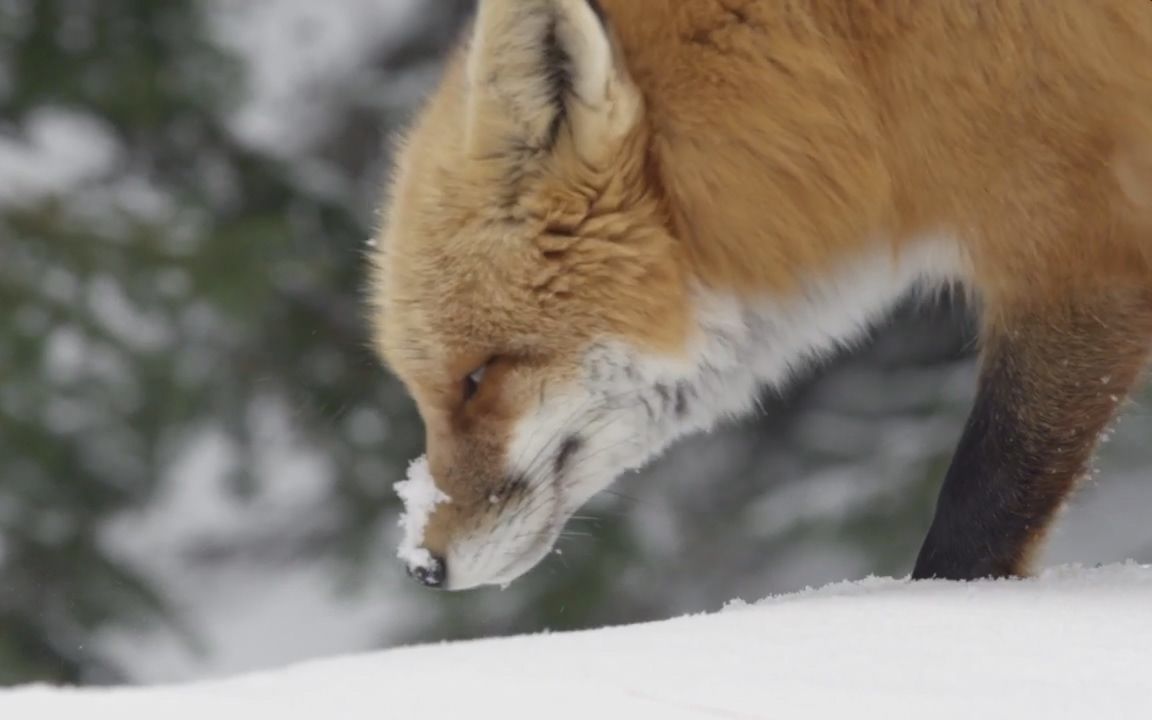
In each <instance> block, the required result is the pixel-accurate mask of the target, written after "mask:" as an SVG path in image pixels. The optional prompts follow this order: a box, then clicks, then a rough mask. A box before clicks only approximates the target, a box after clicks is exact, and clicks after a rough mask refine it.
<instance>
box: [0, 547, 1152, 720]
mask: <svg viewBox="0 0 1152 720" xmlns="http://www.w3.org/2000/svg"><path fill="white" fill-rule="evenodd" d="M1149 608H1152V566H1141V565H1136V564H1131V563H1130V564H1126V565H1114V566H1109V567H1103V568H1097V569H1082V568H1076V567H1063V568H1057V569H1054V570H1050V571H1048V572H1046V573H1044V574H1043V575H1042V576H1041V577H1040V578H1038V579H1034V580H1025V581H1001V582H979V583H971V584H958V583H943V582H929V583H916V584H910V583H907V582H905V581H902V580H892V579H869V580H865V581H861V582H856V583H840V584H836V585H830V586H828V587H825V588H823V589H820V590H810V591H805V592H801V593H797V594H793V595H783V596H778V597H774V598H770V599H768V600H765V601H763V602H760V603H757V604H755V605H745V604H743V603H740V602H735V603H732V604H730V605H729V606H728V607H727V608H726V609H725V610H724V611H723V612H719V613H715V614H710V615H697V616H691V617H684V618H679V619H676V620H668V621H664V622H659V623H650V624H646V625H637V626H632V627H621V628H614V629H606V630H598V631H588V632H580V633H570V634H552V635H537V636H531V637H520V638H507V639H501V640H485V641H478V642H471V643H458V644H444V645H439V646H426V647H414V648H405V649H397V650H392V651H388V652H384V653H379V654H375V655H364V656H359V657H352V658H346V659H339V660H329V661H323V662H316V663H312V664H306V665H300V666H296V667H292V668H288V669H286V670H282V671H278V672H269V673H264V674H259V675H252V676H248V677H243V678H238V679H234V680H227V681H218V682H211V683H203V684H198V685H189V686H183V687H180V686H170V687H162V688H150V689H125V690H80V691H76V690H58V689H51V688H46V687H33V688H24V689H17V690H10V691H6V692H0V717H6V718H37V719H38V720H56V719H57V718H61V719H63V718H69V719H71V718H77V717H80V718H85V720H103V719H104V718H108V719H109V720H112V719H115V720H137V719H138V718H139V719H140V720H144V719H145V718H147V720H152V718H155V717H163V718H166V720H184V719H185V718H189V719H192V718H194V719H195V720H201V719H202V718H205V717H213V718H220V719H221V720H225V719H227V718H240V717H244V718H249V717H275V718H277V720H296V719H297V718H299V719H301V720H304V719H307V720H312V719H313V718H315V717H317V716H323V717H325V718H326V719H327V720H345V719H347V720H353V719H357V718H374V719H375V718H380V717H386V718H389V719H390V720H391V719H393V718H394V719H397V720H404V719H406V718H420V719H421V720H435V719H436V718H458V717H470V718H487V717H500V718H502V719H504V720H508V719H512V718H541V717H546V718H550V719H553V718H560V719H562V718H587V717H596V716H602V717H603V716H606V715H604V713H605V712H606V711H607V712H610V713H611V715H607V717H630V718H659V719H661V720H675V719H677V718H730V719H732V718H735V719H743V718H774V719H776V718H794V717H801V718H840V717H845V716H851V717H853V718H857V719H860V720H864V719H867V718H885V720H887V719H889V718H903V717H915V718H921V717H930V718H934V719H938V718H961V717H964V718H970V717H982V718H1013V720H1018V719H1019V718H1022V717H1024V718H1032V717H1044V718H1065V717H1132V718H1135V717H1152V612H1150V611H1149ZM464 713H467V714H466V715H465V714H464ZM593 713H596V715H593Z"/></svg>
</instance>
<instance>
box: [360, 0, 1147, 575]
mask: <svg viewBox="0 0 1152 720" xmlns="http://www.w3.org/2000/svg"><path fill="white" fill-rule="evenodd" d="M393 165H394V168H393V173H392V177H391V181H390V183H389V184H388V189H387V191H386V195H385V198H384V200H383V203H382V205H381V217H382V218H383V219H382V220H381V223H380V228H379V231H378V234H377V242H376V243H375V249H374V250H372V251H371V252H370V258H369V274H370V281H369V290H368V298H367V307H368V311H367V312H368V318H369V322H370V325H371V335H372V344H373V346H374V349H375V351H376V352H377V353H378V355H379V357H380V358H381V360H382V364H383V365H385V366H386V367H387V368H388V370H389V371H390V372H391V373H393V374H394V375H395V376H396V377H398V378H399V380H400V381H401V382H402V383H403V385H404V387H405V388H406V390H407V392H409V393H410V395H411V397H412V398H413V400H414V402H415V404H416V406H417V408H418V410H419V414H420V417H421V418H422V421H423V424H424V428H425V433H426V445H427V452H426V459H427V473H428V474H429V475H430V477H431V482H432V483H434V486H435V488H434V489H435V491H436V493H437V500H438V501H437V502H434V503H431V504H429V506H428V507H427V508H426V513H427V516H426V517H423V518H421V521H422V526H421V530H422V533H421V536H420V537H419V538H418V540H419V551H420V552H419V553H416V554H410V555H409V558H408V561H407V564H408V571H409V573H410V574H412V575H413V576H414V577H415V578H416V579H417V580H419V581H420V582H421V583H423V584H424V585H427V586H429V587H433V588H439V589H444V590H464V589H468V588H475V587H478V586H483V585H492V584H506V583H508V582H511V581H512V580H514V579H516V578H517V577H519V576H521V575H522V574H524V573H525V572H527V571H528V570H529V569H531V568H532V567H534V566H535V565H536V564H537V563H539V561H540V560H541V559H542V558H543V557H545V556H546V555H547V554H548V553H549V551H550V549H551V548H552V546H553V544H554V543H555V541H556V540H557V538H558V536H559V534H560V533H561V529H562V527H563V526H564V524H565V522H566V521H567V520H568V519H569V518H570V517H571V516H572V514H573V513H574V512H575V511H576V510H577V509H578V508H579V507H580V506H581V505H583V504H584V503H585V502H587V501H588V500H589V499H590V498H591V497H592V496H594V495H595V494H597V493H598V492H600V491H601V490H603V489H605V488H606V487H608V486H609V485H611V484H612V483H613V482H614V481H615V479H616V478H618V477H619V476H620V475H622V474H623V473H625V472H626V471H629V470H633V469H637V468H639V467H641V466H643V465H644V464H646V463H648V462H649V461H651V460H652V459H653V458H655V457H657V456H658V455H660V454H661V453H662V452H663V451H664V450H665V449H666V448H667V447H668V446H669V445H671V444H672V443H673V442H675V441H676V440H678V439H680V438H682V437H684V436H686V435H688V434H691V433H700V432H707V431H708V430H710V429H712V428H713V427H715V425H716V424H717V423H719V422H721V421H725V420H729V419H735V418H740V417H742V416H744V415H747V414H749V413H750V412H751V411H752V410H753V409H754V408H755V407H756V400H757V395H758V393H760V392H763V391H764V389H765V388H781V387H784V386H785V385H786V384H787V383H788V381H789V380H790V379H791V378H794V377H795V376H796V375H797V374H798V373H800V372H802V371H806V370H808V369H810V368H812V367H814V365H815V364H816V363H817V362H818V361H819V360H821V359H822V358H824V357H826V356H828V355H829V354H830V353H833V352H836V351H838V350H839V349H841V348H843V347H845V346H848V345H851V344H852V343H855V342H858V341H859V340H861V339H862V338H864V337H865V336H866V335H867V334H868V332H869V331H870V330H872V329H873V328H874V327H875V326H876V325H877V323H878V322H879V321H881V320H882V319H883V318H884V317H886V315H887V314H888V313H889V312H890V311H891V310H892V309H893V308H894V306H895V305H896V304H897V303H899V302H901V301H904V300H906V299H907V298H912V300H913V302H915V301H917V300H918V299H919V300H920V301H929V300H930V299H932V298H933V297H934V296H935V295H936V294H937V293H940V292H956V293H961V294H962V296H963V297H964V298H965V299H966V301H967V303H966V304H967V305H968V306H969V307H971V308H972V311H973V313H974V314H975V317H974V319H975V321H976V326H977V330H978V335H979V342H978V345H979V352H980V357H979V371H978V379H977V387H976V394H975V400H974V402H973V405H972V407H971V411H970V414H969V416H968V419H967V421H966V424H965V426H964V429H963V431H962V433H961V435H960V437H959V440H958V443H957V445H956V450H955V453H954V456H953V458H952V460H951V464H950V466H949V467H948V469H947V471H946V472H945V474H944V477H943V481H942V486H941V489H940V492H939V496H938V499H937V502H936V507H935V511H934V515H933V517H932V521H931V525H930V528H929V530H928V532H927V536H926V538H925V539H924V542H923V545H922V547H921V549H920V552H919V554H918V556H917V557H916V558H915V562H914V564H912V570H911V578H912V579H913V580H920V579H931V578H937V579H945V580H973V579H979V578H1009V577H1018V576H1026V575H1028V574H1029V573H1030V572H1032V569H1033V565H1034V563H1035V557H1036V553H1037V548H1039V547H1041V546H1042V545H1043V541H1044V538H1045V535H1046V532H1047V530H1048V529H1049V527H1050V526H1051V524H1052V522H1053V519H1054V517H1055V516H1056V515H1057V513H1058V512H1059V511H1060V510H1061V508H1062V507H1063V505H1064V503H1065V501H1066V499H1067V498H1068V497H1069V495H1070V493H1071V492H1072V491H1073V490H1074V488H1075V487H1076V485H1077V481H1078V480H1079V479H1080V478H1081V477H1083V476H1084V475H1085V474H1086V473H1087V472H1089V471H1090V470H1091V464H1092V460H1093V456H1094V455H1095V454H1096V451H1097V446H1098V444H1099V442H1100V438H1101V434H1102V433H1103V432H1104V431H1105V430H1106V429H1107V428H1108V427H1109V426H1110V425H1111V423H1112V422H1113V421H1114V419H1115V418H1117V416H1118V414H1119V413H1120V411H1121V410H1122V408H1123V406H1124V404H1125V403H1126V402H1127V400H1128V399H1129V398H1130V395H1131V393H1132V392H1133V391H1134V390H1135V389H1137V388H1138V386H1139V384H1140V381H1141V379H1142V377H1143V373H1144V370H1145V368H1146V366H1147V364H1148V360H1149V356H1150V353H1152V2H1148V1H1147V0H1095V1H1094V2H1091V3H1087V2H1083V3H1082V2H1061V3H1052V2H1048V0H949V1H948V2H926V1H925V0H599V1H596V0H479V2H478V5H477V8H476V10H475V13H474V15H473V16H472V18H471V19H470V21H469V23H468V25H467V26H466V27H465V28H464V30H463V31H462V34H461V37H460V40H459V43H458V45H457V47H456V48H455V49H454V50H453V51H452V53H451V54H450V56H449V57H448V59H447V61H446V65H445V68H444V70H443V73H442V75H441V77H440V78H439V80H438V84H437V85H436V86H435V88H434V89H433V90H432V91H431V92H430V94H429V96H428V97H427V98H426V100H425V101H424V104H423V106H422V107H421V108H420V109H419V111H418V112H417V114H416V115H415V117H414V119H413V121H412V123H411V125H410V126H409V127H408V129H407V130H406V132H405V133H404V135H403V137H402V139H401V140H400V141H399V143H398V145H397V148H396V151H395V153H394V154H393ZM718 492H719V490H718Z"/></svg>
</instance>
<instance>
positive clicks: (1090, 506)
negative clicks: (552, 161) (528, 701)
mask: <svg viewBox="0 0 1152 720" xmlns="http://www.w3.org/2000/svg"><path fill="white" fill-rule="evenodd" d="M471 4H472V3H471V2H470V1H469V0H435V1H430V0H325V2H317V1H316V0H214V1H213V0H206V1H200V2H197V1H194V0H0V308H2V312H0V684H11V683H18V682H28V681H52V682H69V683H90V684H101V683H113V682H127V683H157V682H172V681H185V680H190V679H196V678H205V677H216V676H221V675H227V674H231V673H236V672H242V671H249V670H254V669H259V668H270V667H277V666H280V665H283V664H286V663H290V662H295V661H299V660H303V659H307V658H315V657H322V656H326V655H332V654H337V653H349V652H360V651H368V650H373V649H380V648H387V647H391V646H396V645H400V644H406V643H413V642H425V641H434V640H439V639H445V638H471V637H481V636H492V635H500V634H507V633H519V632H534V631H542V630H545V629H551V630H561V629H569V628H583V627H589V626H598V625H607V624H617V623H626V622H634V621H640V620H652V619H659V618H666V617H670V616H674V615H678V614H683V613H688V612H698V611H704V610H715V609H718V608H719V607H721V606H722V605H723V603H724V602H725V601H727V600H730V599H732V598H735V597H742V598H744V599H746V600H756V599H758V598H761V597H764V596H767V595H769V594H772V593H778V592H786V591H791V590H796V589H798V588H802V587H804V586H806V585H809V584H817V583H825V582H829V581H835V580H841V579H855V578H860V577H863V576H866V575H868V574H871V573H875V574H891V575H905V574H907V573H908V571H909V570H910V568H911V565H912V561H913V559H914V557H915V553H916V550H917V548H918V545H919V542H920V540H921V538H922V537H923V533H924V532H925V530H926V528H927V526H928V523H929V520H930V518H931V512H932V507H933V503H934V496H935V492H936V490H937V487H938V485H939V480H940V478H941V476H942V473H943V471H944V468H945V466H946V464H947V460H948V456H949V453H950V452H951V449H952V446H953V444H954V442H955V441H956V439H957V437H958V435H959V432H960V429H961V426H962V423H963V419H964V415H965V412H966V410H967V406H968V404H969V402H970V400H971V398H972V395H973V390H974V387H973V381H974V376H975V372H974V362H973V356H972V332H971V327H970V325H969V324H968V323H967V322H966V321H965V317H966V315H965V312H964V309H963V308H962V307H959V306H958V305H956V304H954V303H953V302H950V301H947V300H944V301H941V302H939V303H937V304H935V305H933V306H932V307H929V308H921V309H912V308H905V309H904V310H902V311H901V312H900V313H899V314H898V315H897V317H896V318H895V319H894V320H893V321H892V322H891V323H890V324H888V325H887V326H885V327H883V328H880V329H879V330H878V332H877V333H876V336H875V338H874V339H873V340H872V341H870V342H868V343H865V344H863V345H862V346H860V347H859V348H856V349H855V350H854V351H853V352H850V353H845V354H844V355H843V356H841V357H839V358H836V359H833V360H832V361H830V362H828V363H827V366H826V367H825V368H823V369H821V371H820V372H818V373H813V375H812V377H808V378H800V379H798V381H797V382H796V384H795V385H794V386H792V387H790V388H789V389H787V391H786V392H783V393H768V394H766V395H765V398H764V403H763V404H764V413H763V414H762V416H760V417H759V418H756V419H752V420H749V421H747V422H744V423H742V424H740V425H736V426H733V427H730V428H727V429H725V430H724V431H721V432H717V433H715V434H713V435H711V436H708V437H704V438H696V439H693V440H690V441H688V442H685V443H684V444H682V445H680V446H678V447H677V448H675V449H674V450H673V451H672V452H671V453H670V454H669V455H668V456H666V457H665V458H664V460H663V461H661V462H658V463H657V464H655V465H654V466H652V467H651V468H649V469H648V470H647V471H645V472H643V473H639V474H635V475H631V476H628V477H626V478H623V479H622V480H621V481H619V482H618V483H617V485H616V486H615V487H614V489H613V490H612V491H610V492H608V493H605V494H604V495H603V496H602V497H600V498H598V499H597V500H596V501H595V502H594V503H593V505H592V506H591V507H590V508H589V509H588V511H587V513H585V514H587V515H590V516H592V517H593V518H594V519H591V520H585V521H579V522H575V523H573V525H572V526H571V528H570V529H571V530H573V533H574V536H573V537H572V538H569V539H567V540H565V541H564V542H563V543H562V545H561V546H560V548H561V551H562V554H558V555H553V556H552V557H550V558H549V559H548V560H547V561H546V562H545V563H544V564H543V565H542V566H541V567H540V568H538V569H537V570H535V571H533V572H532V573H531V574H530V575H529V576H527V577H525V578H524V579H522V580H520V581H518V582H516V583H514V584H513V585H512V586H511V587H510V588H508V589H507V590H504V591H501V590H498V589H493V590H480V591H474V592H470V593H466V594H462V595H445V594H439V593H431V592H428V591H424V590H421V589H420V588H418V587H416V586H415V584H414V583H412V582H410V581H408V580H407V578H406V577H405V576H404V574H403V572H402V571H401V569H400V567H399V565H398V564H397V562H396V561H395V560H394V548H395V544H396V541H397V538H398V528H397V527H396V517H397V501H396V498H395V497H394V494H393V491H392V483H393V482H395V481H396V480H398V479H400V478H401V477H402V475H403V472H404V469H405V467H406V464H407V462H408V460H409V459H411V458H412V457H414V456H416V455H418V454H419V453H420V452H421V451H422V428H421V426H420V422H419V418H418V417H417V416H416V415H415V413H414V410H413V407H412V405H411V404H410V403H409V401H408V399H407V398H406V397H405V395H404V393H403V391H402V389H401V388H400V387H399V386H398V384H397V383H396V382H395V381H394V380H392V379H391V378H390V377H389V376H388V375H387V374H386V373H385V372H384V371H383V370H382V369H381V368H380V366H379V364H378V363H377V361H376V360H375V359H374V358H373V357H372V355H371V354H370V353H369V351H368V347H367V339H366V333H365V322H364V319H365V318H364V307H363V304H362V302H361V300H362V288H363V287H364V270H365V263H364V252H365V250H366V242H367V240H368V238H369V237H370V236H371V235H372V233H373V231H374V229H375V227H376V226H377V223H378V218H377V217H376V215H375V212H376V203H377V200H378V198H379V197H380V195H381V193H380V190H381V188H382V186H383V182H384V179H385V177H386V173H387V166H388V160H389V158H388V156H387V144H386V139H387V138H388V136H389V135H390V134H391V133H393V132H394V131H396V130H397V129H398V128H400V127H402V126H403V124H404V123H405V122H406V120H407V119H408V118H410V117H411V114H412V112H413V109H414V107H416V106H417V105H418V103H419V101H420V98H421V97H422V95H423V94H424V93H425V92H426V91H427V90H428V88H429V87H430V85H431V83H433V82H434V81H435V79H436V77H437V73H438V72H439V69H440V61H441V57H442V55H443V53H444V51H445V49H446V48H447V47H448V45H449V44H450V43H451V41H452V39H453V38H454V37H455V36H456V34H457V32H458V30H459V29H460V27H461V26H462V24H463V22H465V21H466V19H467V16H468V14H469V12H470V10H471V7H470V6H471ZM1149 467H1152V414H1150V413H1149V412H1148V410H1147V406H1146V405H1142V404H1141V403H1140V402H1137V403H1135V404H1134V405H1133V406H1132V407H1130V408H1129V412H1128V415H1127V418H1126V419H1125V421H1124V422H1123V423H1122V424H1121V425H1120V427H1119V429H1118V431H1117V432H1116V433H1115V435H1114V436H1113V438H1112V441H1111V443H1110V444H1108V445H1107V446H1106V448H1105V453H1104V458H1103V460H1102V461H1101V463H1100V472H1099V480H1097V478H1096V477H1093V478H1092V479H1090V480H1089V481H1087V482H1086V483H1085V488H1084V490H1083V491H1082V492H1081V493H1080V494H1079V495H1078V496H1077V498H1076V500H1075V502H1074V503H1073V506H1072V508H1071V511H1070V512H1068V513H1067V515H1066V518H1065V519H1064V520H1063V521H1062V522H1061V525H1060V526H1059V528H1058V529H1057V531H1056V533H1055V535H1054V537H1053V542H1052V543H1051V546H1050V548H1049V551H1048V554H1047V556H1046V557H1045V562H1046V563H1048V564H1052V563H1058V562H1085V563H1095V562H1105V561H1116V560H1120V559H1124V558H1135V559H1137V560H1141V561H1144V562H1149V561H1152V523H1150V522H1149V520H1148V518H1149V513H1150V512H1152V478H1149V477H1148V476H1149V475H1150V474H1152V473H1150V472H1149V471H1148V468H1149Z"/></svg>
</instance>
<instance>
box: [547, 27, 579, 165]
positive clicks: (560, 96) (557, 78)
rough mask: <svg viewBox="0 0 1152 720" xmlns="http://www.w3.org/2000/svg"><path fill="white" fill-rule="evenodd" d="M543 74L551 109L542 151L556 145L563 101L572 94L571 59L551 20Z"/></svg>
mask: <svg viewBox="0 0 1152 720" xmlns="http://www.w3.org/2000/svg"><path fill="white" fill-rule="evenodd" d="M542 62H543V64H544V72H545V73H546V74H547V76H548V84H549V87H550V90H551V96H550V97H549V99H548V102H549V104H550V105H551V106H552V108H553V112H554V115H553V117H552V123H551V125H549V126H548V135H547V137H546V138H545V141H544V142H545V145H544V147H543V148H541V149H542V150H551V149H552V147H554V146H555V145H556V139H557V138H558V137H559V135H560V128H561V127H563V125H564V119H565V116H566V113H565V108H564V105H565V99H566V98H567V97H568V95H570V94H571V92H572V68H571V63H572V59H571V58H570V57H569V56H568V52H567V51H566V50H565V49H564V48H563V46H561V45H560V38H559V36H558V35H557V32H556V19H555V18H553V19H552V21H551V22H550V23H549V25H548V33H547V34H546V35H545V36H544V57H543V60H542Z"/></svg>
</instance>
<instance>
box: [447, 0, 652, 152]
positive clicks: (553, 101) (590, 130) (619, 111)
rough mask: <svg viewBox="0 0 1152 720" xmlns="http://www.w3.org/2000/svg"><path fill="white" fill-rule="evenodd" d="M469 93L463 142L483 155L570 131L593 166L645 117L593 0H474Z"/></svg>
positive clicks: (543, 146) (547, 145)
mask: <svg viewBox="0 0 1152 720" xmlns="http://www.w3.org/2000/svg"><path fill="white" fill-rule="evenodd" d="M468 93H469V96H468V101H467V106H468V117H467V123H468V129H467V132H468V137H467V141H468V143H469V147H470V149H471V150H472V151H473V152H474V153H475V154H478V155H482V156H498V155H502V154H504V153H507V152H509V151H514V150H528V151H535V152H540V151H546V150H549V149H551V147H552V146H553V144H554V143H555V142H556V141H557V139H558V138H559V136H560V134H561V133H563V132H568V133H570V135H571V137H572V141H573V142H574V144H575V147H576V150H577V152H579V154H580V155H581V157H582V158H584V159H585V160H587V161H589V162H596V161H598V160H602V159H604V157H606V156H607V155H608V154H610V153H612V152H613V151H614V150H615V145H616V142H615V141H617V140H619V139H620V138H621V137H622V136H623V135H624V134H625V133H627V132H628V131H629V130H630V129H631V128H632V127H633V126H634V125H635V123H636V122H637V121H638V120H639V116H640V112H641V102H640V93H639V91H638V90H637V89H636V87H635V86H634V85H633V84H632V81H631V79H630V78H629V76H628V72H627V70H626V68H625V67H624V64H623V60H622V58H621V56H620V53H619V52H618V51H617V49H616V47H615V43H614V39H613V36H612V33H611V30H610V29H609V27H608V24H607V20H606V18H605V17H604V14H603V12H602V11H601V10H600V7H599V5H597V4H596V3H595V0H480V8H479V13H478V15H477V18H476V29H475V32H474V35H473V37H472V44H471V47H470V49H469V56H468Z"/></svg>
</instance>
